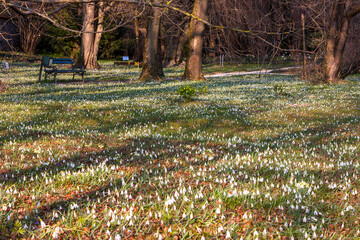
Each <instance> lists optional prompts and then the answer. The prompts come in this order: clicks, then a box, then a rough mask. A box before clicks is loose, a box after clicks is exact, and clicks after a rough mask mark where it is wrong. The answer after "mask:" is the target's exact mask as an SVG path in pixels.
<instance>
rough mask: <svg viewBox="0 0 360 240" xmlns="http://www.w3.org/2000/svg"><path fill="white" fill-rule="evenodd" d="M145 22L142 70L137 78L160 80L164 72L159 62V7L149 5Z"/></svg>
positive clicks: (142, 80) (141, 79)
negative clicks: (148, 12) (149, 10)
mask: <svg viewBox="0 0 360 240" xmlns="http://www.w3.org/2000/svg"><path fill="white" fill-rule="evenodd" d="M147 24H148V25H147V29H146V36H145V46H144V52H143V64H142V72H141V75H140V78H139V80H140V81H141V82H146V81H149V80H156V81H160V80H161V77H162V76H164V72H163V67H162V62H161V41H160V25H161V12H160V9H159V8H156V7H151V12H150V15H149V19H148V23H147Z"/></svg>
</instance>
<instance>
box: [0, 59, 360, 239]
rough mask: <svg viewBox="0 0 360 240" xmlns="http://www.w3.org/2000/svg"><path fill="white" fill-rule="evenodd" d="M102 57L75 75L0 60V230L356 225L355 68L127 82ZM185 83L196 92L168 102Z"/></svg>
mask: <svg viewBox="0 0 360 240" xmlns="http://www.w3.org/2000/svg"><path fill="white" fill-rule="evenodd" d="M103 65H105V69H104V70H101V71H93V72H89V73H88V74H87V76H86V78H87V80H88V82H87V83H86V84H81V83H80V82H75V83H71V82H67V83H63V84H58V85H54V84H52V83H51V82H49V83H37V82H36V79H37V73H38V66H37V65H36V64H32V63H28V64H26V65H20V64H18V65H16V64H15V65H13V66H14V67H13V68H12V70H11V72H10V73H8V75H7V80H8V83H9V84H10V86H9V88H8V89H7V91H6V92H5V93H2V94H1V95H0V145H1V148H2V151H1V152H0V180H1V181H0V238H3V239H8V238H35V239H56V238H57V239H74V238H75V239H87V238H88V239H93V238H95V239H110V238H111V239H132V238H136V239H144V238H147V239H165V238H167V239H203V238H205V239H222V238H229V239H230V238H231V239H241V238H242V239H270V238H278V239H308V238H310V239H311V238H314V239H317V238H325V239H339V238H342V239H357V238H360V225H359V219H360V206H359V204H358V203H359V197H360V196H359V194H360V180H359V172H360V163H359V160H360V125H359V123H360V102H359V99H360V85H359V83H360V82H359V78H358V77H356V76H355V77H353V78H352V79H349V80H348V81H347V84H339V85H319V86H312V85H308V84H306V83H304V82H301V81H298V80H297V79H295V78H294V77H292V76H275V75H271V76H267V77H266V78H257V77H254V76H240V77H229V78H209V79H208V81H206V82H200V83H197V82H186V83H185V82H180V81H177V78H178V76H180V70H176V69H168V70H167V71H168V72H167V73H166V74H167V76H168V78H167V79H166V80H164V81H163V82H162V83H155V82H150V83H131V80H133V79H136V76H137V74H138V70H137V69H127V70H124V69H122V68H112V66H111V63H108V64H107V65H106V63H103ZM61 78H63V80H66V79H70V78H71V76H67V75H63V76H61ZM124 81H125V82H124ZM128 81H130V83H129V82H128ZM188 84H190V86H193V87H196V88H203V87H205V86H207V87H208V90H207V93H206V94H203V95H199V96H198V97H197V98H196V99H195V100H194V101H182V100H181V99H180V96H179V95H178V94H177V91H178V89H179V87H180V86H184V85H188Z"/></svg>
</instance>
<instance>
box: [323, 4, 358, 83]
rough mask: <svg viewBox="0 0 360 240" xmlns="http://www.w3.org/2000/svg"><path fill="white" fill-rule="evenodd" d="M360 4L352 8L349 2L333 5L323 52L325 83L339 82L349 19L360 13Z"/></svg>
mask: <svg viewBox="0 0 360 240" xmlns="http://www.w3.org/2000/svg"><path fill="white" fill-rule="evenodd" d="M359 6H360V4H359V5H357V6H352V1H351V0H346V1H345V2H336V3H333V5H332V9H331V13H330V21H329V25H328V27H327V36H326V50H325V82H327V83H336V82H338V81H339V80H340V66H341V63H342V61H343V57H344V50H345V45H346V42H347V39H348V35H349V26H350V21H351V19H352V18H353V17H354V16H355V15H356V14H357V13H359V12H360V8H359Z"/></svg>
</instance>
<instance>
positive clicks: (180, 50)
mask: <svg viewBox="0 0 360 240" xmlns="http://www.w3.org/2000/svg"><path fill="white" fill-rule="evenodd" d="M189 31H190V22H187V23H186V24H185V27H184V31H183V33H182V34H181V36H180V39H179V43H178V45H177V48H176V59H175V62H176V63H177V64H180V63H181V62H182V61H183V60H184V48H185V45H186V42H187V40H188V36H189Z"/></svg>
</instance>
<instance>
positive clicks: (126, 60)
mask: <svg viewBox="0 0 360 240" xmlns="http://www.w3.org/2000/svg"><path fill="white" fill-rule="evenodd" d="M119 65H121V66H127V67H131V66H138V67H140V62H135V61H131V60H130V58H129V56H122V61H114V67H115V66H119Z"/></svg>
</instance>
